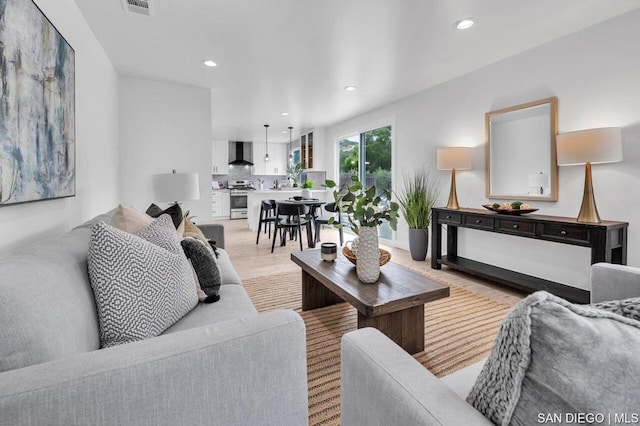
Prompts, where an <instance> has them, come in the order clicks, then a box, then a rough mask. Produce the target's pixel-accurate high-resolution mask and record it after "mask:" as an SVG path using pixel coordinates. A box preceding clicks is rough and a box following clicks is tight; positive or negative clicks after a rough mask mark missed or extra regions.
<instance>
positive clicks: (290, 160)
mask: <svg viewBox="0 0 640 426" xmlns="http://www.w3.org/2000/svg"><path fill="white" fill-rule="evenodd" d="M292 130H293V127H291V126H289V163H293V153H292V152H291V131H292Z"/></svg>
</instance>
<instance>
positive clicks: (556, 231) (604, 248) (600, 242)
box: [431, 208, 629, 303]
mask: <svg viewBox="0 0 640 426" xmlns="http://www.w3.org/2000/svg"><path fill="white" fill-rule="evenodd" d="M442 225H447V254H446V256H442ZM628 226H629V224H628V223H627V222H613V221H602V222H601V223H581V222H578V221H576V220H575V219H573V218H568V217H558V216H543V215H533V214H528V215H522V216H514V215H504V214H497V213H494V212H490V211H488V210H479V209H467V208H464V209H458V210H453V209H447V208H434V209H432V214H431V251H432V253H431V267H432V268H433V269H440V268H441V267H442V265H447V266H449V267H451V268H454V269H458V270H461V271H464V272H468V273H470V274H474V275H477V276H480V277H483V278H486V279H490V280H492V281H496V282H499V283H501V284H505V285H509V286H512V287H516V288H518V289H521V290H524V291H528V292H534V291H537V290H546V291H548V292H550V293H553V294H555V295H557V296H560V297H563V298H565V299H567V300H570V301H572V302H577V303H589V301H590V297H589V296H590V292H589V291H588V290H584V289H580V288H576V287H571V286H568V285H565V284H561V283H558V282H555V281H549V280H545V279H542V278H538V277H534V276H531V275H526V274H522V273H519V272H515V271H510V270H508V269H504V268H500V267H497V266H493V265H489V264H486V263H482V262H478V261H475V260H471V259H466V258H463V257H459V256H458V228H469V229H476V230H479V231H488V232H495V233H499V234H508V235H514V236H517V237H525V238H534V239H538V240H544V241H550V242H554V243H562V244H570V245H574V246H583V247H590V248H591V264H594V263H597V262H609V263H619V264H622V265H626V264H627V228H628Z"/></svg>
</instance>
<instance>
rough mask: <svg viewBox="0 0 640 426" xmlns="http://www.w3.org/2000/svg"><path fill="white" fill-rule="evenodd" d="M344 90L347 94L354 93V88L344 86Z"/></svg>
mask: <svg viewBox="0 0 640 426" xmlns="http://www.w3.org/2000/svg"><path fill="white" fill-rule="evenodd" d="M344 90H346V91H347V92H355V91H356V86H346V87H345V88H344Z"/></svg>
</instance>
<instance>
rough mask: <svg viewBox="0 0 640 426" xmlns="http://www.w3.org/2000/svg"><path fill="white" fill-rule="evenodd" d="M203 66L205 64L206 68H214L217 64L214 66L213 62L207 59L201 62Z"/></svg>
mask: <svg viewBox="0 0 640 426" xmlns="http://www.w3.org/2000/svg"><path fill="white" fill-rule="evenodd" d="M202 63H203V64H205V65H206V66H208V67H215V66H217V65H218V64H216V63H215V62H214V61H212V60H211V59H207V60H205V61H202Z"/></svg>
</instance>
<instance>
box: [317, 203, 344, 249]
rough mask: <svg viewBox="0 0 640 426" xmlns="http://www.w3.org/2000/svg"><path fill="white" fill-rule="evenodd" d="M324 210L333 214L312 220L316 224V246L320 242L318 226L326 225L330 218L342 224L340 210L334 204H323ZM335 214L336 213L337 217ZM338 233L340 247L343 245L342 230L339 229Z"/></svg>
mask: <svg viewBox="0 0 640 426" xmlns="http://www.w3.org/2000/svg"><path fill="white" fill-rule="evenodd" d="M324 209H325V210H326V211H327V212H329V213H333V214H332V215H327V216H324V215H322V216H319V217H316V218H314V222H315V224H316V226H315V231H316V241H315V242H316V244H317V243H319V242H320V226H321V225H328V224H329V219H331V218H332V217H333V218H334V219H335V220H336V222H337V223H340V222H342V214H340V208H339V207H338V205H337V204H336V203H328V204H325V206H324ZM335 213H337V215H336V214H335ZM338 231H339V233H340V245H342V244H343V243H344V231H343V230H342V228H339V229H338Z"/></svg>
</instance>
